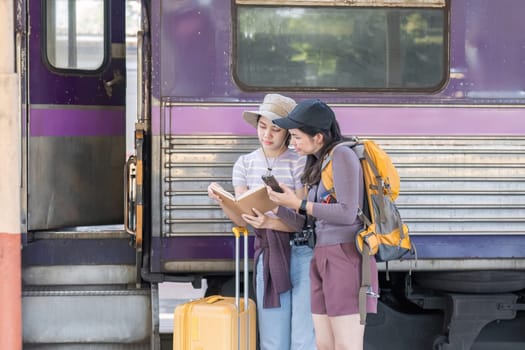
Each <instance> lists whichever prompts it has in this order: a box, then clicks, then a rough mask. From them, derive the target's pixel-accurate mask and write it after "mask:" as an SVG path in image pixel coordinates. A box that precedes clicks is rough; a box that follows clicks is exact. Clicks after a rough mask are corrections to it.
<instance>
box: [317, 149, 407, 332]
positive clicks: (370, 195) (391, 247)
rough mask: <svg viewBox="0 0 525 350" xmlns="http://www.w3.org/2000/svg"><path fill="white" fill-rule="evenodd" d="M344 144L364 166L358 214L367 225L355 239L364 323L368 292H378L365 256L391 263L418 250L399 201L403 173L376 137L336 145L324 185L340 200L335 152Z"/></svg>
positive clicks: (325, 166) (327, 163) (326, 164)
mask: <svg viewBox="0 0 525 350" xmlns="http://www.w3.org/2000/svg"><path fill="white" fill-rule="evenodd" d="M340 146H349V147H350V148H351V149H352V150H353V151H354V152H355V153H356V155H357V156H358V158H359V160H360V162H361V166H362V168H363V177H364V184H365V193H364V197H365V200H364V204H363V207H362V208H360V209H359V211H358V215H359V218H360V219H361V221H362V222H363V224H364V226H363V229H362V230H361V231H359V232H358V233H357V235H356V238H355V239H356V246H357V249H358V251H359V252H360V253H361V254H362V256H363V259H362V280H361V290H360V293H359V309H360V314H361V323H362V324H364V323H365V320H366V296H367V294H368V295H371V294H374V293H373V292H372V290H371V278H370V259H368V258H367V259H365V257H368V256H369V255H375V258H376V261H378V262H381V261H384V262H387V264H388V261H390V260H398V259H400V258H401V257H403V256H404V255H405V254H407V253H409V252H411V253H413V254H415V246H413V244H412V242H411V241H410V237H409V235H408V226H407V225H406V224H404V223H403V220H402V219H401V215H400V214H399V211H398V209H397V207H396V204H395V200H396V198H397V196H398V195H399V188H400V179H399V174H398V173H397V170H396V167H395V166H394V164H393V163H392V160H391V159H390V157H389V156H388V154H387V153H386V152H385V151H384V150H383V149H381V147H379V146H378V145H377V144H376V143H375V142H374V141H372V140H357V139H355V140H354V141H347V142H342V143H339V144H338V145H336V146H335V147H334V148H332V150H331V151H330V153H329V154H328V156H327V157H326V158H325V160H324V163H323V168H322V172H321V181H322V183H323V186H324V188H326V189H327V191H328V192H329V193H330V195H331V197H332V198H333V199H335V200H337V197H336V189H335V188H334V181H333V170H332V155H333V152H334V150H335V148H336V147H340ZM387 274H388V265H387ZM387 277H388V276H387Z"/></svg>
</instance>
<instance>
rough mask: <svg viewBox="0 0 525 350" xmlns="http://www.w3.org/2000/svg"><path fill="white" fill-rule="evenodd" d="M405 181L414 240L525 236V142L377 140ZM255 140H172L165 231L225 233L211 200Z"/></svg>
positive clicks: (166, 159) (165, 159)
mask: <svg viewBox="0 0 525 350" xmlns="http://www.w3.org/2000/svg"><path fill="white" fill-rule="evenodd" d="M373 139H374V140H376V141H377V142H378V143H379V144H380V145H382V146H383V147H384V149H385V150H386V151H387V152H388V153H389V154H390V156H391V157H392V159H393V161H394V163H395V164H396V166H397V168H398V170H399V174H400V176H401V180H402V184H401V194H400V196H399V199H398V204H399V208H400V211H401V213H402V215H403V217H404V219H405V221H406V222H407V223H408V224H409V226H410V229H411V232H412V234H413V235H433V234H439V235H442V234H452V235H453V234H489V233H501V234H518V233H521V234H525V214H524V213H525V137H483V138H468V137H446V138H442V137H440V138H422V137H392V138H384V137H374V138H373ZM257 146H258V142H257V139H256V138H254V137H233V136H205V137H203V136H184V137H181V136H165V137H164V141H163V156H162V168H163V170H162V172H163V174H162V176H163V178H162V193H163V200H162V203H163V206H162V208H163V209H162V210H163V215H162V216H163V230H162V231H163V234H164V235H177V234H206V235H207V234H224V233H228V232H229V230H230V226H231V225H230V223H229V221H228V220H227V219H226V218H225V217H224V215H223V214H222V211H221V209H220V208H219V207H218V206H217V205H215V204H214V202H213V201H211V200H210V199H209V198H208V196H207V192H206V189H207V186H208V184H209V183H210V182H212V181H216V182H219V183H221V184H222V185H224V187H225V188H226V189H228V190H230V191H233V188H232V186H231V182H230V179H231V170H232V166H233V163H234V162H235V160H236V159H237V157H238V156H239V155H240V154H243V153H247V152H251V151H252V150H253V149H255V148H256V147H257Z"/></svg>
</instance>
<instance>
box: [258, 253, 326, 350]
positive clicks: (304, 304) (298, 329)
mask: <svg viewBox="0 0 525 350" xmlns="http://www.w3.org/2000/svg"><path fill="white" fill-rule="evenodd" d="M263 254H264V253H263ZM312 255H313V250H312V249H311V248H309V247H308V246H292V255H291V261H290V280H291V281H292V289H291V290H289V291H287V292H284V293H281V294H280V301H281V307H279V308H270V309H264V308H263V306H262V305H263V284H264V281H263V263H262V260H263V257H262V254H261V256H260V257H259V261H258V263H257V277H256V284H257V320H258V323H257V324H258V327H259V337H260V339H259V345H260V349H261V350H288V349H290V350H315V348H316V347H315V333H314V325H313V322H312V313H311V311H310V261H311V260H312Z"/></svg>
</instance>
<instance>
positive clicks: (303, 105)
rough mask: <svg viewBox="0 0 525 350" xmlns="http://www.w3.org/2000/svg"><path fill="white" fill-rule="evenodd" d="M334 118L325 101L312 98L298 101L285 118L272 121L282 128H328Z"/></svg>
mask: <svg viewBox="0 0 525 350" xmlns="http://www.w3.org/2000/svg"><path fill="white" fill-rule="evenodd" d="M334 120H335V114H334V111H333V110H332V109H331V108H330V107H329V106H328V105H327V104H326V103H324V102H323V101H321V100H319V99H312V100H304V101H301V102H299V103H298V104H297V106H295V108H294V109H293V110H292V111H291V112H290V114H288V116H287V117H286V118H279V119H275V120H273V123H274V124H275V125H277V126H279V127H281V128H283V129H298V128H300V127H303V126H309V127H312V128H317V129H321V130H330V128H331V127H332V123H333V122H334Z"/></svg>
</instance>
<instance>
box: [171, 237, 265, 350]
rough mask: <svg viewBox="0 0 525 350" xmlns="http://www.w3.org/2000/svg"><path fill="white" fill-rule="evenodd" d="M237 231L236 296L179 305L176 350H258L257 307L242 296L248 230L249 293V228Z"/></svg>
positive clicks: (245, 284) (245, 281)
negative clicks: (241, 275)
mask: <svg viewBox="0 0 525 350" xmlns="http://www.w3.org/2000/svg"><path fill="white" fill-rule="evenodd" d="M233 232H234V234H235V281H236V283H235V298H233V297H223V296H220V295H214V296H210V297H206V298H202V299H199V300H195V301H190V302H188V303H184V304H181V305H178V306H177V307H176V308H175V314H174V327H173V350H234V349H235V350H237V349H239V350H255V346H256V307H255V302H254V301H253V300H251V299H245V298H242V299H241V298H240V297H239V289H240V287H239V284H240V283H239V271H240V268H239V260H240V259H239V235H240V232H242V233H243V234H244V257H245V258H244V295H245V296H247V295H248V279H249V278H248V231H247V230H246V229H245V228H237V227H235V228H234V229H233Z"/></svg>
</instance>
